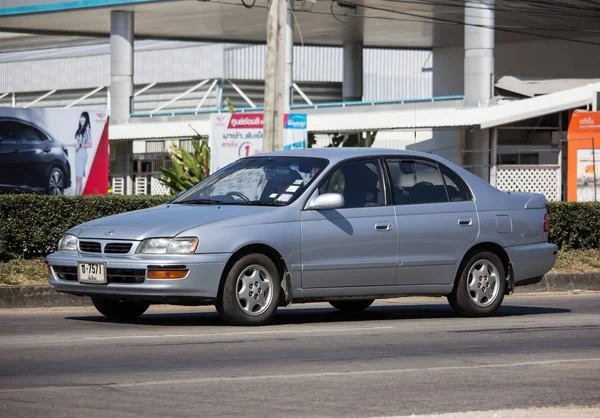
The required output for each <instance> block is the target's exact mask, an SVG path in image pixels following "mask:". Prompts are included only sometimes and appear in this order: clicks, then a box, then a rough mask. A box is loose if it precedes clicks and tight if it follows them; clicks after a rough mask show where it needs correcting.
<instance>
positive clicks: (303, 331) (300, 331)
mask: <svg viewBox="0 0 600 418" xmlns="http://www.w3.org/2000/svg"><path fill="white" fill-rule="evenodd" d="M393 328H396V327H353V328H311V329H306V328H303V329H285V330H284V329H282V330H273V331H243V332H211V333H201V334H199V333H195V334H146V335H113V336H107V337H86V338H85V339H86V340H126V339H135V338H169V337H176V338H182V337H184V338H187V337H197V338H202V337H224V336H227V337H229V336H232V337H237V336H240V335H244V336H249V335H250V336H252V335H273V334H307V333H316V332H347V331H352V332H355V331H359V332H360V331H373V330H382V329H393Z"/></svg>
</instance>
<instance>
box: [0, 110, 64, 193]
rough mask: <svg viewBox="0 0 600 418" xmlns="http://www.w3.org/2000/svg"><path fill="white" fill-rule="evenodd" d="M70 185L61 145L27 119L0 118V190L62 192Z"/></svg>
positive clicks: (6, 191) (10, 191)
mask: <svg viewBox="0 0 600 418" xmlns="http://www.w3.org/2000/svg"><path fill="white" fill-rule="evenodd" d="M70 186H71V166H70V164H69V159H68V152H67V150H66V149H65V148H64V147H63V145H62V144H60V143H58V142H56V141H55V140H54V139H53V138H52V137H51V136H50V135H49V134H48V133H46V132H44V131H42V130H41V129H40V128H38V127H36V126H33V124H32V123H30V122H27V121H23V120H18V119H11V118H0V191H2V192H5V193H12V192H35V193H41V194H50V195H61V194H63V193H64V190H65V189H67V188H68V187H70Z"/></svg>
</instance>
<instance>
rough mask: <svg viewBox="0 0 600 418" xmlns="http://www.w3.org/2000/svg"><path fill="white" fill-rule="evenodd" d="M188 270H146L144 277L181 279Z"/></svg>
mask: <svg viewBox="0 0 600 418" xmlns="http://www.w3.org/2000/svg"><path fill="white" fill-rule="evenodd" d="M188 271H189V270H148V274H146V277H147V278H148V279H154V280H168V279H183V278H184V277H185V276H187V274H188Z"/></svg>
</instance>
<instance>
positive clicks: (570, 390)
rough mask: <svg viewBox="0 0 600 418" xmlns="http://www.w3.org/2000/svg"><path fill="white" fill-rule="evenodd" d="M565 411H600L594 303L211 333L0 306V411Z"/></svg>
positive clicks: (213, 318) (316, 312)
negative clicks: (479, 315) (483, 315)
mask: <svg viewBox="0 0 600 418" xmlns="http://www.w3.org/2000/svg"><path fill="white" fill-rule="evenodd" d="M568 405H574V406H580V405H596V406H598V405H600V294H598V293H595V294H579V295H550V296H535V297H531V296H510V297H508V298H507V299H505V304H504V306H503V308H501V310H500V315H499V316H498V317H494V318H486V319H464V318H458V317H455V316H454V315H453V314H452V313H451V311H450V309H449V307H448V306H447V304H446V303H445V299H416V298H415V299H413V298H411V299H402V300H399V301H393V302H379V303H376V304H375V305H374V306H373V307H371V308H370V309H369V310H368V311H366V312H364V313H362V314H360V315H347V314H343V313H340V312H337V311H335V310H333V309H332V308H329V305H325V304H318V305H304V306H302V305H300V306H298V307H292V308H287V309H282V310H281V311H280V313H278V315H277V317H276V321H275V323H274V324H273V325H270V326H267V327H261V328H235V327H230V326H226V325H223V324H222V322H221V321H220V319H219V318H218V317H217V315H216V314H215V313H214V311H213V310H212V309H204V308H195V309H187V308H186V309H174V308H161V309H159V308H153V309H151V310H150V311H149V312H148V313H147V314H145V315H144V316H142V317H141V318H140V319H139V320H138V321H137V322H136V323H132V324H123V323H111V322H107V321H105V320H104V319H103V318H102V317H101V316H99V315H98V314H96V312H95V311H93V310H53V311H48V310H30V311H24V310H23V311H8V310H6V311H1V312H0V416H1V417H19V416H27V417H30V416H44V417H55V416H73V417H86V418H88V417H96V416H98V417H100V416H101V417H114V416H119V417H129V416H132V417H133V416H135V417H153V416H195V417H207V416H236V417H255V416H263V417H265V416H283V417H296V416H298V417H299V416H302V417H306V416H348V417H350V416H356V417H371V416H394V415H395V416H399V415H410V414H432V413H444V412H459V411H473V410H483V411H490V410H495V409H501V408H530V407H540V406H549V407H554V406H568ZM595 411H600V409H597V410H595ZM594 414H595V413H592V415H589V416H599V415H600V412H598V414H599V415H594ZM484 416H485V414H484ZM508 416H510V414H509V415H508ZM519 416H520V415H519ZM581 416H583V415H581ZM586 416H588V415H586Z"/></svg>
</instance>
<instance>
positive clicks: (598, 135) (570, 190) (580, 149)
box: [567, 111, 600, 202]
mask: <svg viewBox="0 0 600 418" xmlns="http://www.w3.org/2000/svg"><path fill="white" fill-rule="evenodd" d="M567 138H568V142H567V201H569V202H590V201H595V200H600V149H599V148H600V112H583V111H577V112H573V115H572V116H571V121H570V122H569V131H568V136H567Z"/></svg>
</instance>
